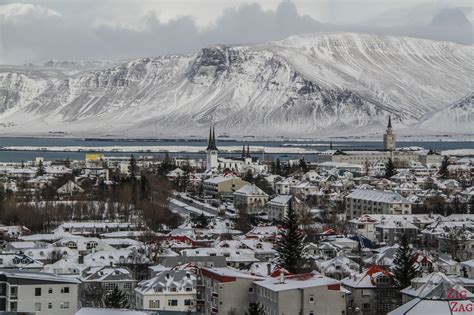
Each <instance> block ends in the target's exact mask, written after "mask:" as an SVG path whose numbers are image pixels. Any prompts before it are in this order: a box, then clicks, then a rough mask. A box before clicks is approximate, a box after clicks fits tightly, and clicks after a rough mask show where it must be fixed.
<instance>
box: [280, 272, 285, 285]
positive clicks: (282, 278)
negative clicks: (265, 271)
mask: <svg viewBox="0 0 474 315" xmlns="http://www.w3.org/2000/svg"><path fill="white" fill-rule="evenodd" d="M279 282H280V284H283V283H285V273H284V272H283V271H280V281H279Z"/></svg>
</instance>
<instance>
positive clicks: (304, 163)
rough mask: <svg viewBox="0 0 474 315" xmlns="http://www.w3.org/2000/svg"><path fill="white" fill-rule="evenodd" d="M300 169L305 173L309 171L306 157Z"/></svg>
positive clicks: (301, 161) (301, 162) (302, 160)
mask: <svg viewBox="0 0 474 315" xmlns="http://www.w3.org/2000/svg"><path fill="white" fill-rule="evenodd" d="M300 169H301V171H302V172H303V173H306V172H307V171H308V164H307V163H306V161H305V159H304V156H303V157H302V158H301V159H300Z"/></svg>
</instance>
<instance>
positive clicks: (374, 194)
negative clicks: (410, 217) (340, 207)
mask: <svg viewBox="0 0 474 315" xmlns="http://www.w3.org/2000/svg"><path fill="white" fill-rule="evenodd" d="M347 198H353V199H360V200H368V201H376V202H384V203H407V204H408V203H410V201H408V200H407V199H406V198H404V197H403V196H402V195H400V194H398V193H396V192H391V191H380V190H368V189H356V190H354V191H353V192H351V193H350V194H349V195H347Z"/></svg>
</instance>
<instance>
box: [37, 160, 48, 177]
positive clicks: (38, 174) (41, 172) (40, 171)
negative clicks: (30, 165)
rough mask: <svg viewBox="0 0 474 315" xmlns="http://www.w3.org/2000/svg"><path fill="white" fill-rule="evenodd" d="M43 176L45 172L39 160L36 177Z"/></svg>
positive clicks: (41, 161)
mask: <svg viewBox="0 0 474 315" xmlns="http://www.w3.org/2000/svg"><path fill="white" fill-rule="evenodd" d="M44 174H46V170H45V169H44V165H43V160H40V161H39V163H38V168H37V169H36V176H43V175H44Z"/></svg>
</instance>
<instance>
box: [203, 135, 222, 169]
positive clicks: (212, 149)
mask: <svg viewBox="0 0 474 315" xmlns="http://www.w3.org/2000/svg"><path fill="white" fill-rule="evenodd" d="M206 151H207V156H206V169H207V170H210V169H213V168H217V167H218V166H219V162H218V161H217V154H218V153H219V150H218V149H217V145H216V133H215V130H214V128H213V127H210V128H209V140H208V141H207V148H206Z"/></svg>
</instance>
